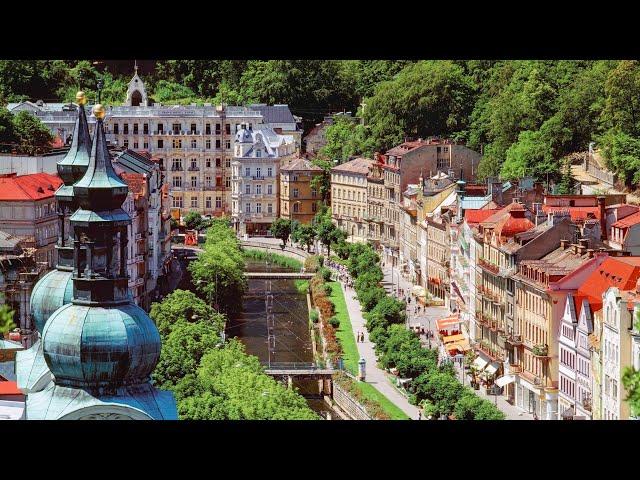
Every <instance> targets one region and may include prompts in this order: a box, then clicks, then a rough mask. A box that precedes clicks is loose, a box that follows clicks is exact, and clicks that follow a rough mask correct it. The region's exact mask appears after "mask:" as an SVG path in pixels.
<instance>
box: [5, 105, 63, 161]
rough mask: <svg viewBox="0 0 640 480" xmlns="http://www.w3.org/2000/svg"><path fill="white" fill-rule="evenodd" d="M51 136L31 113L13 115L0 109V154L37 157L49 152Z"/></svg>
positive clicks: (22, 112)
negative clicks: (10, 153) (9, 153)
mask: <svg viewBox="0 0 640 480" xmlns="http://www.w3.org/2000/svg"><path fill="white" fill-rule="evenodd" d="M52 141H53V135H52V134H51V131H50V130H49V129H48V128H47V127H46V126H45V125H44V124H43V123H42V122H41V121H40V119H38V118H37V117H36V116H35V115H33V114H32V113H31V112H27V111H21V112H18V113H17V114H15V115H12V114H11V113H9V111H8V110H6V109H4V108H0V152H12V151H15V152H16V153H20V154H24V155H37V154H40V153H44V152H46V151H48V150H49V147H50V146H51V142H52Z"/></svg>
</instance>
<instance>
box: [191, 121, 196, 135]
mask: <svg viewBox="0 0 640 480" xmlns="http://www.w3.org/2000/svg"><path fill="white" fill-rule="evenodd" d="M191 133H196V124H195V123H192V124H191Z"/></svg>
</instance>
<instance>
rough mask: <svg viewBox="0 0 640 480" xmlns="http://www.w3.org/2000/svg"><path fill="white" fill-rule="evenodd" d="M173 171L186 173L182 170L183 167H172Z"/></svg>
mask: <svg viewBox="0 0 640 480" xmlns="http://www.w3.org/2000/svg"><path fill="white" fill-rule="evenodd" d="M171 171H172V172H184V168H182V165H171Z"/></svg>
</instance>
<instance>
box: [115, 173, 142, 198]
mask: <svg viewBox="0 0 640 480" xmlns="http://www.w3.org/2000/svg"><path fill="white" fill-rule="evenodd" d="M120 177H121V178H122V179H123V180H124V181H125V182H126V183H127V185H128V187H129V190H130V191H131V192H132V193H133V194H135V195H136V196H137V195H142V194H144V186H145V181H144V175H143V174H141V173H121V174H120Z"/></svg>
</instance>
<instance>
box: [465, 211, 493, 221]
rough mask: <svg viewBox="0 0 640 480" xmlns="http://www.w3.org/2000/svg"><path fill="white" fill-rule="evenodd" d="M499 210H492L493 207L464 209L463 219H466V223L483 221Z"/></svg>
mask: <svg viewBox="0 0 640 480" xmlns="http://www.w3.org/2000/svg"><path fill="white" fill-rule="evenodd" d="M499 211H500V210H494V209H486V210H466V211H465V212H464V219H465V220H466V221H467V223H480V222H483V221H485V220H486V219H487V218H489V217H490V216H491V215H493V214H494V213H496V212H499Z"/></svg>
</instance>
